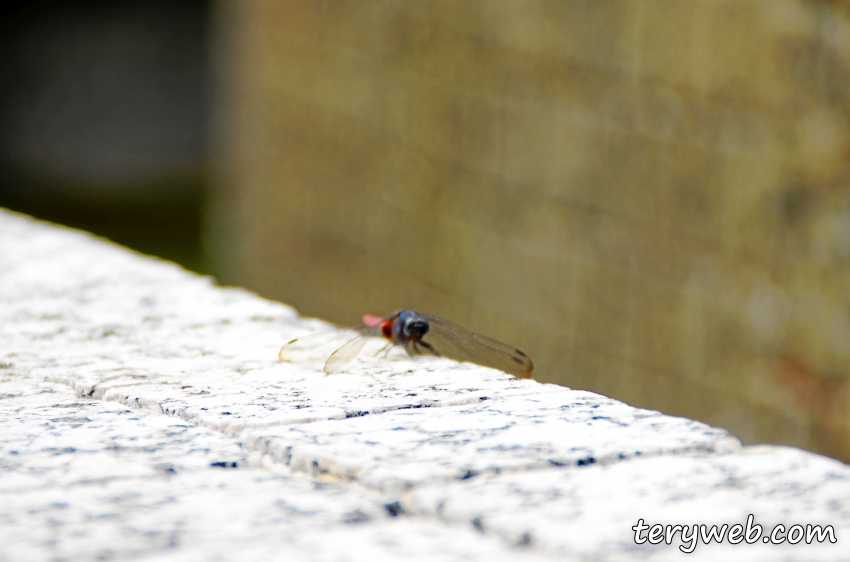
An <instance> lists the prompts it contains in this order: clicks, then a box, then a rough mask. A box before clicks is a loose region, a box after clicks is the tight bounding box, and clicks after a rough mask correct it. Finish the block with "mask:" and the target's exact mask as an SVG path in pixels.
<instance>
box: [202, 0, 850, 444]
mask: <svg viewBox="0 0 850 562" xmlns="http://www.w3.org/2000/svg"><path fill="white" fill-rule="evenodd" d="M217 24H218V26H219V29H220V33H219V36H218V39H219V42H218V45H217V48H218V51H217V53H218V54H217V57H218V58H217V61H218V63H219V65H220V68H221V74H220V83H219V85H220V88H219V93H220V103H219V106H218V111H219V113H218V134H219V138H220V143H219V147H218V151H217V161H218V162H219V164H220V170H219V174H218V177H217V183H218V185H219V190H218V192H217V194H216V198H215V200H214V205H213V207H212V209H211V210H212V212H211V215H210V216H211V220H210V228H209V231H208V232H209V240H210V244H211V248H212V249H213V251H214V252H215V253H216V255H217V256H218V259H219V271H220V272H221V278H222V280H223V281H226V282H236V283H240V284H245V285H247V286H249V287H251V288H254V289H256V290H258V291H259V292H261V293H263V294H265V295H268V296H271V297H275V298H279V299H281V300H284V301H287V302H290V303H292V304H294V305H296V306H298V307H299V308H300V309H301V310H302V311H303V312H304V313H307V314H310V315H318V316H322V317H326V318H330V319H333V320H336V321H339V322H343V323H355V322H356V321H357V318H358V317H359V315H360V314H362V313H364V312H371V313H389V312H391V311H393V310H395V309H397V308H400V307H412V308H418V309H421V310H424V311H428V312H431V313H433V314H437V315H441V316H445V317H446V318H448V319H450V320H454V321H457V322H459V323H461V324H463V325H466V326H467V327H469V328H471V329H474V330H477V331H480V332H483V333H485V334H489V335H492V336H494V337H497V338H499V339H503V340H505V341H508V342H511V343H513V344H515V345H517V346H518V347H520V348H521V349H523V350H525V351H527V352H528V353H529V355H531V356H532V358H533V359H534V360H535V364H536V365H537V369H536V371H535V378H537V379H538V380H541V381H547V382H557V383H559V384H564V385H567V386H571V387H576V388H586V389H591V390H594V391H598V392H601V393H604V394H608V395H611V396H614V397H617V398H620V399H622V400H625V401H627V402H630V403H632V404H636V405H641V406H647V407H651V408H657V409H660V410H663V411H665V412H669V413H674V414H683V415H688V416H692V417H696V418H700V419H703V420H706V421H708V422H710V423H713V424H718V425H721V426H724V427H728V428H729V429H731V430H732V431H733V432H735V433H736V434H737V435H738V436H739V437H741V438H743V439H744V440H745V441H748V442H752V441H772V442H784V443H791V444H797V445H801V446H804V447H807V448H811V449H815V450H818V451H823V452H827V453H829V454H832V455H837V456H840V457H842V458H843V459H845V460H850V385H848V376H850V370H848V364H850V363H848V360H850V166H848V149H850V144H848V140H850V137H848V135H850V121H849V120H848V115H849V114H850V11H848V8H847V7H844V6H843V5H842V3H839V2H827V1H820V2H818V1H792V0H762V1H753V0H734V1H733V0H666V1H658V0H586V1H578V0H565V1H560V2H556V1H544V0H538V1H532V0H529V1H525V2H519V1H514V0H510V1H503V2H494V1H491V0H487V1H483V0H482V1H479V2H472V1H467V2H456V1H445V2H426V1H421V2H420V1H418V2H409V1H407V0H386V1H383V2H365V1H356V2H339V1H333V2H331V1H328V2H319V1H316V0H303V1H301V2H294V1H285V2H284V1H272V0H265V1H258V2H242V3H239V4H234V3H230V2H222V3H221V5H220V9H219V11H218V20H217Z"/></svg>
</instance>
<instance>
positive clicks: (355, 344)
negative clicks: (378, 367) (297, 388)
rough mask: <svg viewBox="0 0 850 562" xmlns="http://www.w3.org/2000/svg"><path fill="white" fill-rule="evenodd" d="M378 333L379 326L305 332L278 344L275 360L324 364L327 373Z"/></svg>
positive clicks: (349, 357)
mask: <svg viewBox="0 0 850 562" xmlns="http://www.w3.org/2000/svg"><path fill="white" fill-rule="evenodd" d="M379 333H380V329H379V328H378V329H375V328H370V327H367V326H359V327H357V328H339V329H335V330H330V331H327V332H319V333H317V334H308V335H305V336H302V337H300V338H295V339H294V340H292V341H290V342H288V343H287V344H286V345H284V346H283V347H281V348H280V352H279V353H278V359H280V360H281V361H285V362H287V363H296V364H316V363H323V364H324V371H325V372H326V373H330V372H333V371H336V370H339V369H340V368H341V367H342V366H344V365H345V364H347V363H349V362H350V361H351V360H352V359H354V358H355V357H357V354H358V353H360V351H361V350H362V349H363V347H364V346H365V345H366V343H367V342H368V341H369V337H371V336H375V335H379Z"/></svg>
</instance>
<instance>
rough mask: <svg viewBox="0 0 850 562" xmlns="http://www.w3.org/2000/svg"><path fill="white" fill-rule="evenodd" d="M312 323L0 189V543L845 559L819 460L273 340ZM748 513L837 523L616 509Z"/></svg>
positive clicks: (838, 504) (38, 556)
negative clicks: (667, 538) (689, 546)
mask: <svg viewBox="0 0 850 562" xmlns="http://www.w3.org/2000/svg"><path fill="white" fill-rule="evenodd" d="M328 328H330V326H328V325H327V324H325V323H323V322H321V321H318V320H314V319H305V318H301V317H299V315H298V314H297V313H296V311H294V310H293V309H292V308H291V307H288V306H286V305H283V304H280V303H276V302H271V301H268V300H264V299H262V298H260V297H258V296H256V295H254V294H252V293H250V292H247V291H245V290H242V289H237V288H222V287H219V286H216V285H215V284H214V282H213V281H212V280H211V279H210V278H206V277H200V276H197V275H194V274H192V273H189V272H186V271H184V270H182V269H181V268H179V267H177V266H176V265H173V264H170V263H166V262H162V261H159V260H157V259H154V258H149V257H145V256H141V255H139V254H135V253H133V252H131V251H129V250H126V249H124V248H120V247H118V246H115V245H113V244H110V243H109V242H107V241H104V240H101V239H97V238H95V237H93V236H91V235H88V234H86V233H82V232H78V231H73V230H69V229H65V228H61V227H57V226H54V225H48V224H45V223H40V222H38V221H34V220H32V219H29V218H27V217H24V216H21V215H16V214H13V213H9V212H6V211H0V561H18V560H95V559H103V560H125V559H127V560H128V559H134V560H136V559H139V560H145V559H152V560H170V559H174V560H269V559H278V558H280V559H283V558H286V559H296V560H299V559H304V560H365V559H388V558H390V557H393V558H399V557H400V558H404V559H418V558H422V559H435V558H436V559H441V560H442V559H446V560H454V559H459V560H478V559H481V560H501V559H506V560H507V559H512V560H513V559H525V558H533V559H549V558H552V559H559V560H564V559H566V560H678V559H685V558H688V559H699V560H715V559H717V558H718V557H720V556H722V557H723V558H725V559H729V560H777V559H781V560H848V559H850V550H848V549H847V548H846V546H843V542H844V540H845V537H847V536H848V531H849V530H850V469H848V467H847V465H844V464H842V463H840V462H838V461H835V460H832V459H829V458H826V457H823V456H819V455H815V454H812V453H808V452H805V451H801V450H797V449H793V448H789V447H779V446H767V445H763V446H756V447H742V446H741V444H740V442H739V441H738V440H737V439H735V438H734V437H732V436H730V435H729V434H728V433H727V432H725V431H724V430H721V429H717V428H712V427H709V426H707V425H705V424H702V423H699V422H696V421H693V420H688V419H684V418H678V417H672V416H666V415H663V414H661V413H659V412H654V411H648V410H642V409H638V408H633V407H631V406H628V405H626V404H623V403H621V402H618V401H616V400H612V399H609V398H606V397H604V396H600V395H597V394H593V393H590V392H586V391H579V390H571V389H568V388H564V387H558V386H554V385H542V384H539V383H536V382H534V381H531V380H518V379H515V378H513V377H511V376H509V375H506V374H504V373H500V372H497V371H493V370H490V369H486V368H483V367H478V366H475V365H471V364H462V363H456V362H453V361H450V360H448V359H437V358H416V359H410V358H407V357H405V356H403V355H402V354H400V353H391V354H390V355H389V357H387V358H386V359H381V360H378V359H375V358H373V357H372V356H371V354H364V358H363V359H362V360H360V359H358V360H357V361H356V362H354V363H352V364H351V365H349V366H348V368H347V369H346V371H345V372H343V373H339V374H334V375H325V374H324V373H323V372H322V364H321V361H313V362H311V361H303V362H297V363H286V362H281V361H279V360H278V358H277V352H278V350H279V348H280V346H281V345H282V344H283V343H284V342H286V341H288V340H290V339H292V338H294V337H298V336H301V335H304V334H308V333H311V332H320V331H322V330H326V329H328ZM750 514H752V515H753V517H754V521H755V523H758V524H761V525H762V526H763V527H764V528H765V529H767V530H768V531H769V530H770V529H771V528H772V527H773V526H774V525H776V524H783V525H785V526H786V527H790V526H791V525H795V524H801V525H806V524H812V525H821V526H827V525H831V526H832V528H833V529H834V533H835V536H836V538H837V541H836V542H835V543H832V542H830V541H828V540H827V541H825V542H822V543H817V542H816V541H815V542H812V543H811V544H806V543H805V541H801V542H799V543H798V544H793V545H792V544H788V543H787V542H785V543H784V544H765V543H764V542H762V541H761V540H758V541H756V543H755V544H747V543H746V542H743V543H741V544H737V545H733V544H729V543H728V542H724V543H723V544H720V545H718V544H710V545H706V544H702V543H699V544H697V545H696V546H695V548H694V550H693V552H692V553H690V554H686V553H683V552H682V551H681V550H680V548H679V547H680V546H686V545H684V544H682V542H681V541H680V540H676V539H674V540H673V541H672V542H671V544H666V543H665V542H661V543H660V544H656V545H652V544H649V542H643V543H642V544H636V542H635V531H634V530H633V529H632V527H633V526H634V525H636V524H637V523H638V521H639V520H640V519H643V520H645V521H646V523H647V524H648V525H654V524H664V525H677V524H678V525H694V524H706V525H711V524H717V525H722V524H727V525H729V526H732V525H736V524H741V525H745V524H746V522H747V517H748V515H750ZM644 534H645V533H644Z"/></svg>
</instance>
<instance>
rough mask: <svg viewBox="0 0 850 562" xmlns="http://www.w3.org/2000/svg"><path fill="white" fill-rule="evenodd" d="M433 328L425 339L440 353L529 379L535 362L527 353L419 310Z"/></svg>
mask: <svg viewBox="0 0 850 562" xmlns="http://www.w3.org/2000/svg"><path fill="white" fill-rule="evenodd" d="M419 315H420V316H422V317H423V318H425V319H426V320H427V321H428V324H429V325H430V327H431V329H430V330H429V331H428V333H427V334H426V335H425V337H424V338H422V339H423V341H425V342H427V343H430V344H431V345H433V346H434V349H435V350H436V351H437V353H439V354H440V355H443V356H445V357H451V358H452V359H457V360H459V361H469V362H471V363H477V364H479V365H483V366H485V367H492V368H493V369H498V370H500V371H504V372H506V373H509V374H511V375H514V376H516V377H522V378H526V379H527V378H529V377H531V371H533V370H534V364H533V363H532V362H531V359H529V357H528V355H526V354H525V353H523V352H522V351H520V350H518V349H517V348H515V347H512V346H510V345H507V344H504V343H502V342H500V341H496V340H494V339H492V338H488V337H486V336H482V335H479V334H476V333H474V332H470V331H469V330H467V329H466V328H461V327H460V326H458V325H457V324H452V323H451V322H449V321H448V320H443V319H442V318H437V317H436V316H431V315H429V314H422V313H419Z"/></svg>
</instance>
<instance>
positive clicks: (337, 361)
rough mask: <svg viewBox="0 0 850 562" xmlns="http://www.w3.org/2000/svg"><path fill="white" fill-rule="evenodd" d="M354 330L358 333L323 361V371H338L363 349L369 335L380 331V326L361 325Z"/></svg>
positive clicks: (375, 334)
mask: <svg viewBox="0 0 850 562" xmlns="http://www.w3.org/2000/svg"><path fill="white" fill-rule="evenodd" d="M354 331H355V332H357V333H358V335H357V337H355V338H354V339H352V340H351V341H349V342H348V343H346V344H345V345H343V346H342V347H340V348H339V349H337V350H336V351H334V352H333V353H331V355H330V357H328V360H327V361H325V368H324V371H325V373H333V372H334V371H339V370H340V369H341V368H342V367H344V366H345V365H347V364H348V363H350V362H351V360H352V359H354V358H355V357H357V355H358V354H359V353H360V352H361V351H362V350H363V347H364V346H365V345H366V343H367V342H368V341H369V338H370V337H373V336H377V335H379V334H380V333H381V327H380V326H373V327H371V328H370V327H366V326H361V327H360V328H357V329H355V330H354Z"/></svg>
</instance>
